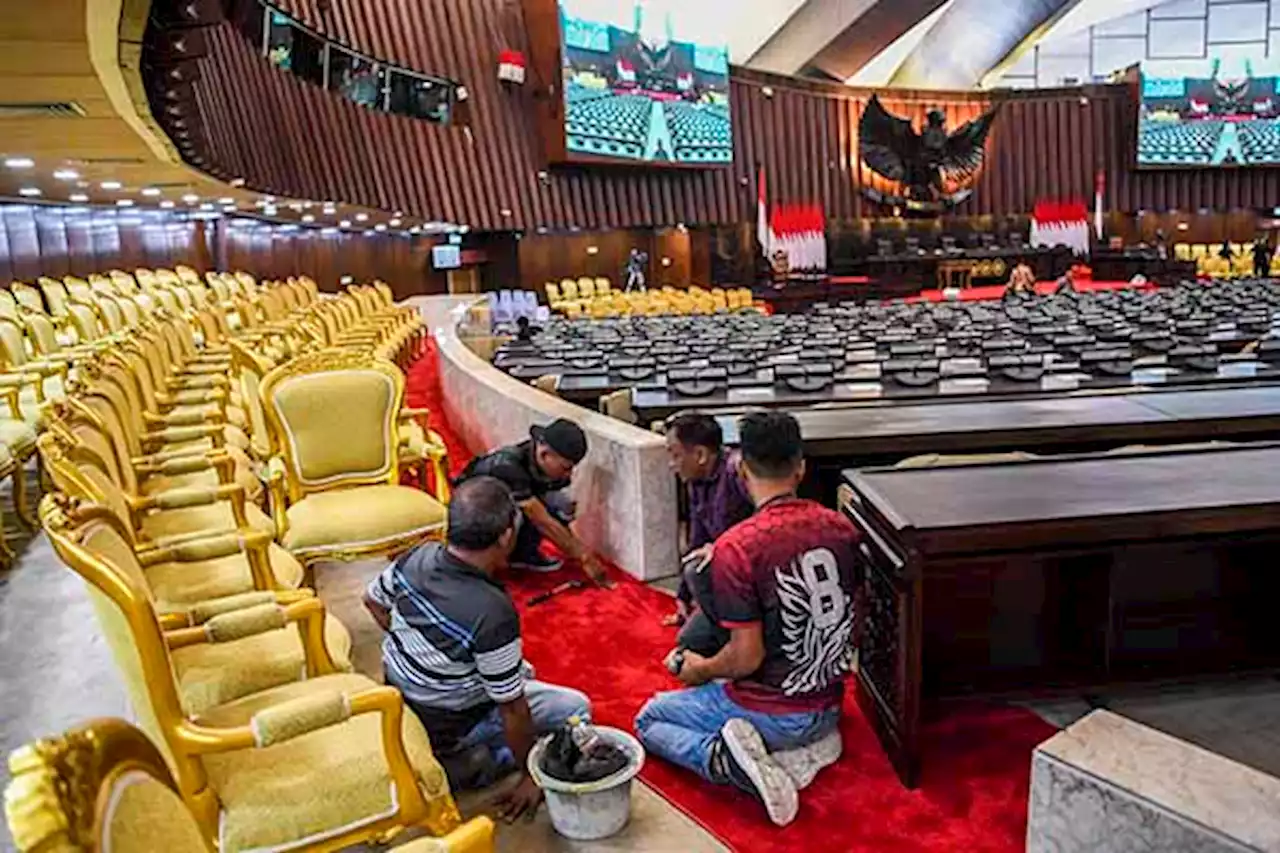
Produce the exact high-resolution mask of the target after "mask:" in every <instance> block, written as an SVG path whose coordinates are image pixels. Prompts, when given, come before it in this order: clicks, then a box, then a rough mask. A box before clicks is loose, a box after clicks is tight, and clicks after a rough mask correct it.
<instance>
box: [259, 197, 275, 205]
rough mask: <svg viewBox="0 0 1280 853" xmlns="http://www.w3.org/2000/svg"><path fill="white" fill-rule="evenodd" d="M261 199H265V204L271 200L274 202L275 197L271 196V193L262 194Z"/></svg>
mask: <svg viewBox="0 0 1280 853" xmlns="http://www.w3.org/2000/svg"><path fill="white" fill-rule="evenodd" d="M262 200H263V201H265V202H266V203H267V204H271V203H272V202H274V201H275V200H276V197H275V196H273V195H264V196H263V197H262Z"/></svg>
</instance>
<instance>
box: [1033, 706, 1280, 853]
mask: <svg viewBox="0 0 1280 853" xmlns="http://www.w3.org/2000/svg"><path fill="white" fill-rule="evenodd" d="M1139 850H1143V851H1145V850H1150V851H1165V850H1168V851H1175V850H1176V851H1180V853H1181V852H1182V851H1185V853H1240V851H1271V853H1274V852H1275V851H1280V779H1275V778H1273V777H1271V776H1268V775H1266V774H1264V773H1260V772H1258V771H1257V770H1254V769H1252V768H1250V767H1245V766H1244V765H1242V764H1237V763H1236V762H1234V761H1231V760H1230V759H1227V758H1223V757H1222V756H1220V755H1216V754H1214V753H1212V752H1209V751H1207V750H1205V749H1202V748H1200V747H1198V746H1195V745H1193V744H1189V743H1187V742H1185V741H1182V740H1179V739H1177V738H1175V737H1172V736H1170V735H1167V734H1165V733H1163V732H1160V731H1157V730H1155V729H1152V728H1148V727H1147V726H1144V725H1142V724H1141V723H1136V722H1134V721H1133V720H1130V719H1127V718H1125V717H1121V716H1119V715H1117V714H1113V713H1111V712H1110V711H1094V712H1093V713H1091V714H1089V715H1088V716H1086V717H1084V718H1083V719H1081V720H1079V721H1078V722H1076V723H1074V724H1073V725H1071V726H1069V727H1068V728H1066V729H1064V730H1063V731H1061V732H1059V733H1058V734H1057V735H1055V736H1053V737H1052V738H1050V739H1049V740H1047V741H1045V742H1044V743H1043V744H1041V745H1040V746H1039V747H1038V748H1037V749H1036V751H1035V754H1034V755H1033V757H1032V760H1031V803H1030V808H1029V812H1028V820H1027V851H1028V853H1112V851H1114V853H1129V851H1139Z"/></svg>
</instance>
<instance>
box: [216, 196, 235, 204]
mask: <svg viewBox="0 0 1280 853" xmlns="http://www.w3.org/2000/svg"><path fill="white" fill-rule="evenodd" d="M235 203H236V200H235V199H234V198H231V197H230V196H223V197H222V198H220V199H218V204H235Z"/></svg>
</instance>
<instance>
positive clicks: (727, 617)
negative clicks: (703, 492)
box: [708, 497, 862, 714]
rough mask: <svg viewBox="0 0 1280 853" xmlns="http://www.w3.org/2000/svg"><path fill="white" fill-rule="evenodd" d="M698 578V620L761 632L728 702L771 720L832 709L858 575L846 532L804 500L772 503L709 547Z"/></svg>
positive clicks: (851, 537)
mask: <svg viewBox="0 0 1280 853" xmlns="http://www.w3.org/2000/svg"><path fill="white" fill-rule="evenodd" d="M708 571H709V572H710V578H709V580H710V583H709V587H710V593H711V601H710V605H711V607H710V608H709V611H710V612H709V614H708V615H710V616H711V617H712V618H713V619H715V620H716V621H717V622H718V623H719V624H720V625H722V626H724V627H726V628H730V629H732V628H734V627H741V626H743V625H748V624H751V623H755V622H759V623H761V627H762V630H763V632H764V648H765V655H764V662H763V663H761V665H760V668H759V669H757V670H756V671H755V672H753V673H752V674H751V675H749V676H747V677H746V678H742V679H738V680H736V681H734V682H733V683H732V684H730V685H729V686H728V688H727V691H728V695H729V697H730V698H731V699H733V701H735V702H737V703H738V704H739V705H742V706H743V707H744V708H748V709H751V710H755V711H762V712H765V713H773V714H787V713H796V712H801V711H816V710H823V709H825V708H828V707H831V706H833V705H838V704H839V703H840V699H841V691H842V685H843V678H844V676H845V675H846V674H847V673H848V672H849V669H850V667H851V665H852V663H853V625H854V614H853V604H854V594H855V591H856V590H857V588H858V584H859V583H860V581H861V571H862V567H861V563H860V561H859V557H858V531H857V529H856V528H854V526H853V524H851V523H850V522H849V520H848V519H846V518H845V517H844V516H842V515H840V514H839V513H837V512H834V511H832V510H829V509H827V508H825V507H823V506H821V505H819V504H817V503H814V502H813V501H809V500H802V499H799V498H792V497H785V498H778V499H775V500H773V501H771V502H769V503H767V504H765V505H764V506H763V507H762V508H761V509H759V510H758V511H757V512H756V514H755V515H753V516H752V517H750V518H748V519H746V520H745V521H742V522H740V523H739V524H736V525H734V526H733V527H731V528H729V530H727V531H726V532H725V533H723V534H722V535H721V536H720V538H719V539H718V540H716V543H715V546H714V552H713V554H712V558H711V562H710V566H709V568H708Z"/></svg>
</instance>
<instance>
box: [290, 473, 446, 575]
mask: <svg viewBox="0 0 1280 853" xmlns="http://www.w3.org/2000/svg"><path fill="white" fill-rule="evenodd" d="M444 523H445V508H444V505H443V504H441V503H440V502H439V501H437V500H436V499H435V498H433V497H432V496H431V495H428V494H427V493H426V492H422V491H419V490H418V489H412V488H408V487H406V486H393V485H383V486H366V487H363V488H360V489H349V490H348V489H344V490H342V491H333V492H317V493H316V494H314V495H310V496H308V497H307V499H306V500H303V501H300V502H298V503H296V504H294V505H293V506H291V507H289V509H288V524H289V527H288V532H286V533H285V535H284V539H282V540H281V544H283V545H284V547H286V548H288V549H289V551H290V552H292V553H293V554H294V555H295V556H296V557H297V558H298V559H299V560H302V561H303V562H304V563H307V562H311V561H312V560H324V559H329V560H341V559H353V558H355V557H356V556H358V555H359V554H361V553H370V552H381V551H383V550H384V549H387V550H399V549H401V548H403V547H405V545H406V544H410V543H412V542H414V541H418V540H421V539H426V538H428V537H430V536H432V535H435V534H438V533H439V532H440V530H441V529H442V528H443V526H444Z"/></svg>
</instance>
